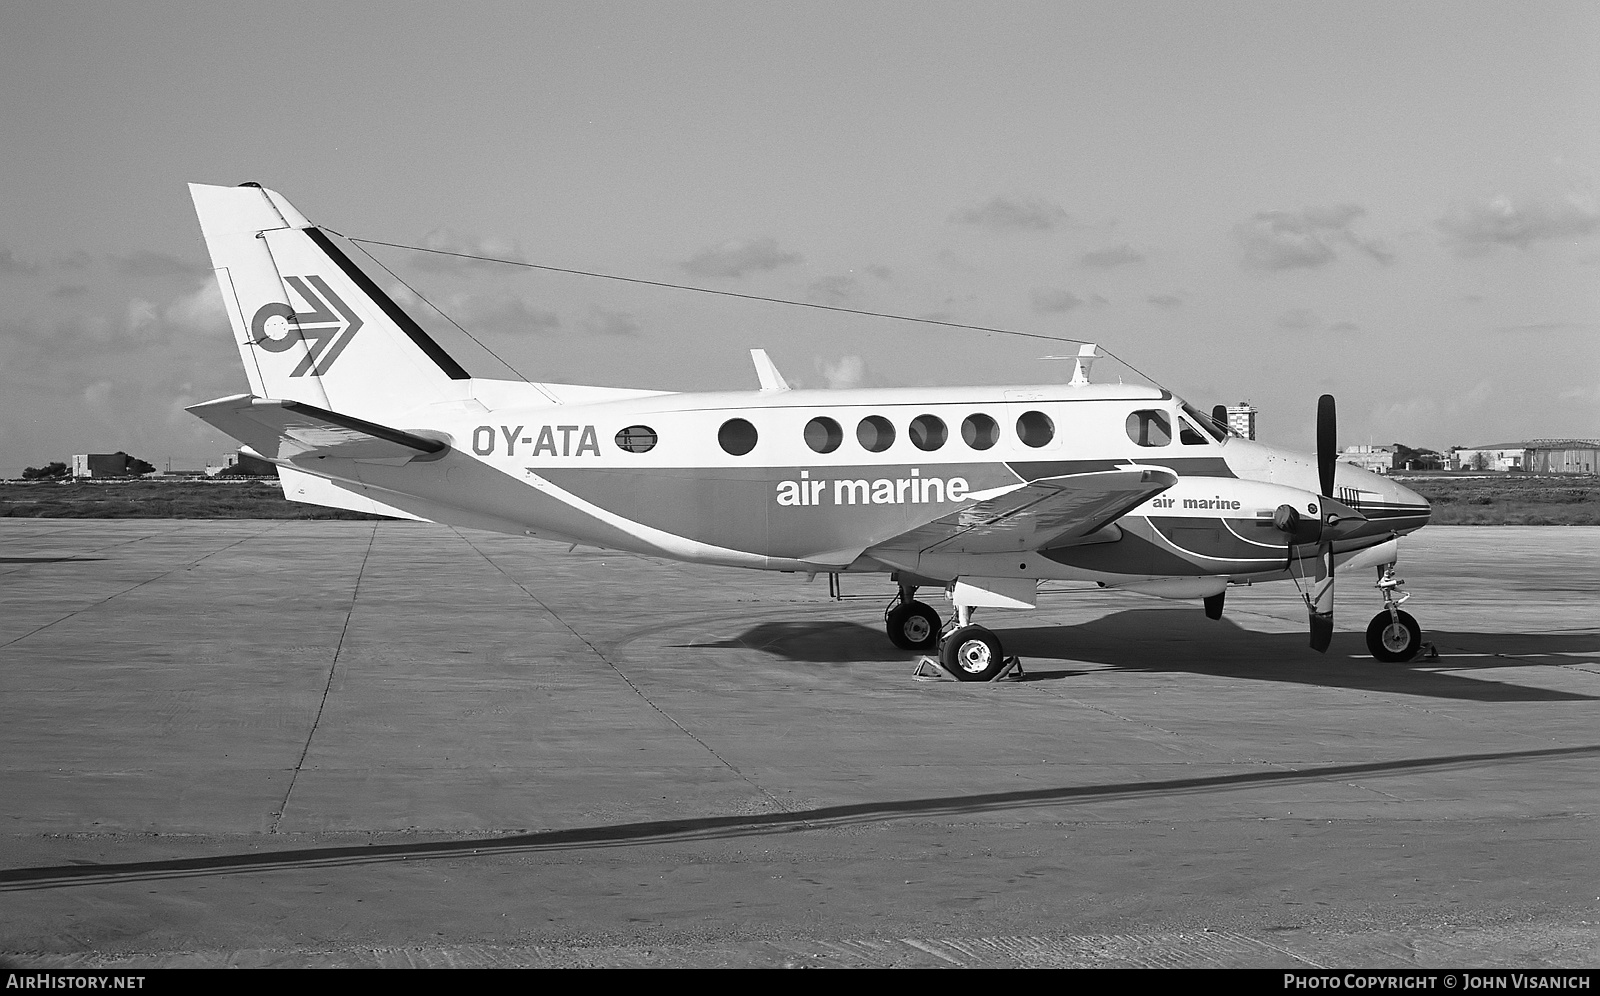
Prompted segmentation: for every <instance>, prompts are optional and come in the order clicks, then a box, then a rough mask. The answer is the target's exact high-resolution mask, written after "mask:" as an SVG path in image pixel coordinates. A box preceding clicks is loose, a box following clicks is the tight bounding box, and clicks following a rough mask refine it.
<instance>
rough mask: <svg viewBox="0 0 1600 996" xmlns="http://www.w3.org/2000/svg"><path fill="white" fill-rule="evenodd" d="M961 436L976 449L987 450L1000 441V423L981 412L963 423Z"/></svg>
mask: <svg viewBox="0 0 1600 996" xmlns="http://www.w3.org/2000/svg"><path fill="white" fill-rule="evenodd" d="M961 438H962V440H963V441H964V442H966V444H967V445H968V446H970V447H972V448H973V449H975V450H986V449H988V448H989V447H991V446H993V445H994V444H995V443H997V442H999V441H1000V423H999V422H996V421H995V420H994V419H992V418H990V417H989V416H987V415H984V414H983V413H981V412H979V413H976V414H972V415H968V416H967V418H966V421H964V422H962V423H961Z"/></svg>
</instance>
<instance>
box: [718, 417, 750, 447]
mask: <svg viewBox="0 0 1600 996" xmlns="http://www.w3.org/2000/svg"><path fill="white" fill-rule="evenodd" d="M717 442H718V443H721V444H722V448H723V449H724V450H726V451H727V452H729V453H731V454H733V455H734V456H744V455H745V454H746V453H749V452H750V451H751V450H753V449H755V448H756V427H755V426H753V425H751V424H750V423H749V422H746V421H745V420H744V419H742V418H730V419H728V421H726V422H724V423H722V428H720V429H718V430H717Z"/></svg>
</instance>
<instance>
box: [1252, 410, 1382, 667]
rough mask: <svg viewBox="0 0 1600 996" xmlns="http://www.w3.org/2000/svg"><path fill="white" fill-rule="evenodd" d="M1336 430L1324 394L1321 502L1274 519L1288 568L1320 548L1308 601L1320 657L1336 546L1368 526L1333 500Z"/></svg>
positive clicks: (1326, 636) (1328, 637)
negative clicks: (1300, 551)
mask: <svg viewBox="0 0 1600 996" xmlns="http://www.w3.org/2000/svg"><path fill="white" fill-rule="evenodd" d="M1338 429H1339V425H1338V416H1337V415H1336V413H1335V410H1334V403H1333V395H1331V394H1324V395H1323V396H1322V397H1321V398H1319V399H1318V400H1317V485H1318V487H1319V489H1320V490H1321V494H1320V496H1319V497H1318V500H1317V501H1309V502H1307V503H1306V507H1305V509H1304V511H1303V512H1302V510H1301V509H1298V508H1295V507H1294V506H1293V505H1279V506H1278V508H1277V511H1276V512H1274V513H1273V517H1272V524H1273V525H1274V526H1276V527H1277V528H1278V530H1279V531H1280V532H1282V533H1284V534H1285V535H1286V536H1287V549H1286V551H1285V552H1286V554H1287V558H1288V559H1287V561H1286V563H1285V567H1286V568H1290V567H1293V566H1294V551H1295V548H1296V547H1298V546H1303V545H1305V544H1309V543H1315V544H1317V580H1316V584H1315V585H1313V586H1312V589H1311V591H1310V593H1308V594H1306V595H1305V596H1304V597H1305V600H1306V612H1307V615H1308V616H1309V621H1310V628H1311V649H1312V650H1315V651H1316V652H1317V653H1319V654H1320V653H1325V652H1327V649H1328V645H1329V644H1330V643H1332V642H1333V543H1334V541H1335V540H1337V539H1339V538H1341V537H1342V536H1344V535H1346V534H1347V533H1348V532H1349V527H1351V526H1354V527H1357V528H1359V527H1360V526H1361V525H1362V524H1364V523H1365V522H1366V521H1367V517H1366V516H1364V515H1362V514H1361V513H1360V512H1358V511H1357V510H1355V509H1353V508H1351V507H1350V506H1349V505H1346V504H1345V503H1344V502H1341V501H1339V500H1338V499H1336V498H1334V497H1333V488H1334V483H1333V482H1334V467H1335V464H1336V463H1337V458H1338V455H1339V450H1338V437H1339V432H1338ZM1307 497H1308V498H1309V497H1310V496H1309V495H1308V496H1307Z"/></svg>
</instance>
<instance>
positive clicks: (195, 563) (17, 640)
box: [0, 523, 279, 650]
mask: <svg viewBox="0 0 1600 996" xmlns="http://www.w3.org/2000/svg"><path fill="white" fill-rule="evenodd" d="M278 525H279V524H278V523H274V524H273V525H270V526H268V527H267V528H265V529H263V530H261V531H260V532H255V533H251V534H250V535H249V536H245V537H243V538H242V539H237V540H234V541H233V542H232V543H229V544H228V545H227V546H223V547H218V548H217V549H215V550H212V551H211V552H210V553H208V554H206V555H205V556H204V557H201V558H200V559H198V560H194V561H191V562H189V563H187V564H181V565H179V566H177V567H173V568H170V569H168V570H165V571H162V572H161V573H160V574H157V575H156V576H154V577H149V578H145V579H144V580H143V581H140V582H139V583H138V584H133V585H129V586H128V587H126V588H124V589H122V590H121V591H118V592H113V593H112V594H110V595H107V596H106V597H105V598H102V599H100V600H99V601H98V602H93V603H91V604H89V605H85V606H83V607H82V608H78V609H73V610H72V611H71V612H68V613H67V614H66V615H64V616H62V617H61V618H59V619H52V620H51V621H49V622H47V623H45V624H44V625H43V626H40V627H39V628H38V629H34V630H30V631H29V632H27V633H24V634H22V635H21V636H19V637H16V638H15V639H12V640H8V641H6V642H5V643H0V650H4V649H5V648H7V647H9V646H12V645H13V644H16V643H21V642H22V641H23V640H26V639H28V638H29V637H30V636H33V635H35V634H37V633H42V632H44V631H45V630H47V629H49V628H50V627H51V626H54V625H56V624H57V623H63V622H66V621H67V620H68V619H71V618H72V617H73V616H75V615H78V614H79V613H82V612H88V611H89V610H90V609H97V608H99V607H100V606H102V605H104V604H106V603H107V602H109V601H111V600H112V599H113V598H120V597H122V596H123V595H126V594H127V593H128V592H130V591H134V590H136V589H139V588H143V587H144V586H145V585H147V584H150V583H152V582H155V581H160V580H161V579H162V578H164V577H167V576H168V575H170V574H176V573H178V572H179V571H186V570H189V569H190V568H193V567H198V566H199V565H201V564H202V563H204V562H206V561H207V560H210V559H211V558H212V557H215V556H216V555H217V554H219V553H226V552H227V551H229V550H232V549H233V548H234V547H236V546H238V545H239V544H240V543H244V542H247V541H249V540H253V539H257V538H258V537H261V536H265V535H266V534H267V533H269V532H271V531H272V530H274V529H276V528H278ZM154 535H161V534H154ZM142 538H146V539H147V538H149V537H142Z"/></svg>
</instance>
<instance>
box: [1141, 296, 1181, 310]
mask: <svg viewBox="0 0 1600 996" xmlns="http://www.w3.org/2000/svg"><path fill="white" fill-rule="evenodd" d="M1145 300H1146V301H1149V302H1150V303H1151V304H1153V305H1155V306H1156V307H1158V308H1166V309H1168V310H1169V311H1170V310H1171V309H1173V308H1181V307H1183V296H1182V295H1180V294H1151V295H1150V296H1149V297H1146V298H1145Z"/></svg>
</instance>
